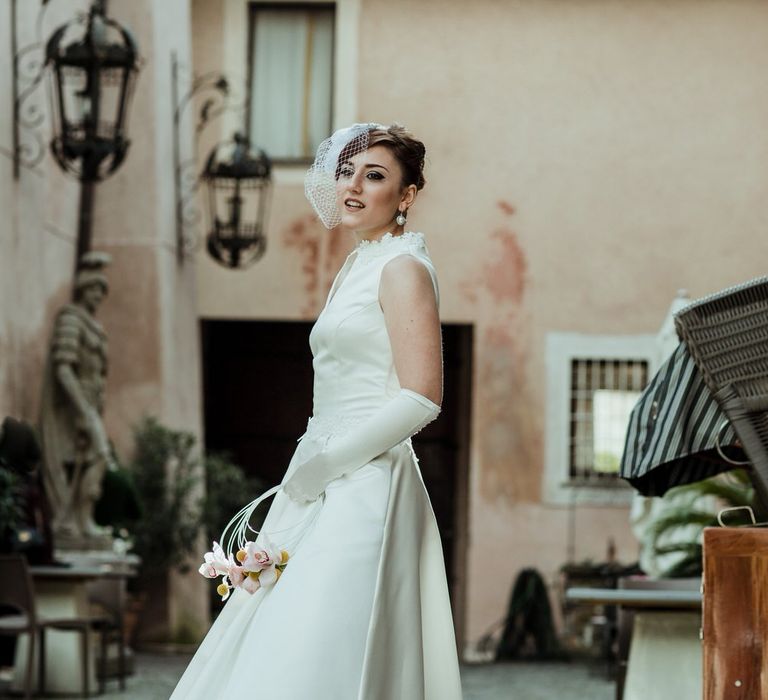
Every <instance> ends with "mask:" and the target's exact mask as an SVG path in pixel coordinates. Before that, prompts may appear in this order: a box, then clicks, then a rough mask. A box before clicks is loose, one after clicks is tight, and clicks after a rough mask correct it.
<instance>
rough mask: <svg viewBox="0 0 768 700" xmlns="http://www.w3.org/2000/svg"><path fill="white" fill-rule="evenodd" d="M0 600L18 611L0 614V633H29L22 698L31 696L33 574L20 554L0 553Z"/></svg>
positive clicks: (35, 629)
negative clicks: (11, 613) (0, 615)
mask: <svg viewBox="0 0 768 700" xmlns="http://www.w3.org/2000/svg"><path fill="white" fill-rule="evenodd" d="M0 603H1V604H2V605H4V606H8V607H9V608H13V609H15V610H18V614H15V615H4V616H2V617H0V634H1V635H4V636H5V635H8V636H14V637H19V636H20V635H22V634H27V635H29V653H28V654H27V669H26V673H25V676H24V697H25V698H31V697H32V673H33V669H34V666H33V664H34V661H35V642H36V640H37V632H38V630H39V625H38V622H37V617H36V615H35V599H34V594H33V588H32V577H31V576H30V575H29V570H28V569H27V565H26V560H25V559H24V557H22V556H19V555H12V556H9V555H0Z"/></svg>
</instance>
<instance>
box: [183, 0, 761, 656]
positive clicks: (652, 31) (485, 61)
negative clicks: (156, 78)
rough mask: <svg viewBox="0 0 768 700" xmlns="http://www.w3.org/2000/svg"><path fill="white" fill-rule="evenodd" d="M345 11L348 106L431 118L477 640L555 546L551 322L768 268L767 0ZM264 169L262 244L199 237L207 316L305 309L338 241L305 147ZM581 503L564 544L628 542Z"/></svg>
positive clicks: (434, 246)
mask: <svg viewBox="0 0 768 700" xmlns="http://www.w3.org/2000/svg"><path fill="white" fill-rule="evenodd" d="M228 1H229V2H230V3H232V2H236V0H228ZM199 5H200V3H199V2H198V3H196V6H199ZM357 11H358V12H359V23H358V25H357V28H356V32H357V38H356V47H357V48H356V50H357V52H358V57H357V59H356V69H357V72H358V76H359V78H358V80H356V82H355V84H354V85H353V86H351V87H350V86H347V85H345V84H344V83H343V82H342V83H339V82H337V89H338V90H340V91H342V92H344V91H347V90H349V91H351V92H352V93H353V94H354V95H355V96H356V103H357V111H356V113H355V114H354V115H353V118H354V119H357V120H360V121H364V120H372V121H382V122H388V121H392V120H397V121H400V122H402V123H404V124H406V125H407V126H409V127H410V128H411V129H412V130H413V131H414V132H415V133H416V134H418V135H420V136H422V137H423V138H424V140H425V142H426V144H427V147H428V168H427V181H428V185H427V188H426V190H425V191H424V192H423V193H422V194H421V195H420V197H419V200H418V202H417V204H416V206H415V207H414V209H413V211H412V214H411V216H410V218H409V221H410V222H411V225H412V226H413V227H414V228H416V229H419V230H423V231H425V232H426V233H427V236H428V242H429V247H430V251H431V253H432V255H433V258H434V260H435V264H436V265H437V268H438V271H439V273H440V278H441V288H442V315H443V318H444V320H446V321H456V322H466V323H472V324H474V325H475V339H476V341H475V348H474V354H475V357H474V367H475V377H474V387H473V406H472V445H471V465H470V466H471V472H470V473H471V478H470V484H469V488H470V522H469V527H470V533H469V536H470V548H469V552H468V560H467V564H468V566H469V570H470V571H473V572H477V574H476V575H474V574H470V575H469V593H468V600H467V607H466V618H467V625H468V626H467V640H468V641H472V640H475V639H476V638H477V636H478V635H479V634H480V633H481V632H482V630H483V629H484V628H485V627H486V626H487V625H488V624H490V623H491V622H493V621H494V620H495V619H497V618H498V617H500V616H501V615H502V613H503V611H504V606H505V604H506V597H507V595H508V591H509V587H510V585H511V582H512V580H513V577H514V576H515V574H516V572H517V571H518V570H519V569H520V568H521V567H524V566H535V567H537V568H539V569H540V570H542V571H543V572H544V573H545V575H546V576H547V577H548V578H549V579H550V580H553V579H554V577H555V574H556V571H557V569H558V567H559V566H560V565H561V564H563V562H564V561H565V559H566V550H567V538H568V531H569V522H568V518H569V515H568V511H567V509H564V508H562V507H554V506H549V505H547V504H545V503H542V472H543V445H544V436H545V424H544V410H545V406H544V399H545V396H544V387H545V368H544V360H543V356H544V347H545V337H546V333H547V332H549V331H576V332H580V333H594V334H608V335H622V334H637V333H655V332H656V330H657V329H658V327H659V325H660V323H661V321H662V319H663V317H664V315H665V313H666V310H667V308H668V306H669V303H670V301H671V299H672V298H673V297H674V295H675V293H676V290H677V289H678V288H681V287H684V288H687V289H688V290H689V292H690V294H691V295H692V296H699V295H703V294H705V293H709V292H712V291H715V290H718V289H720V288H722V287H724V286H727V285H729V284H732V283H735V282H739V281H742V280H744V279H747V278H749V277H752V276H755V275H758V274H762V273H764V271H765V268H764V265H765V254H766V253H768V247H767V246H766V242H765V237H764V235H763V234H764V231H765V228H766V219H767V218H768V214H767V210H766V208H765V201H766V194H768V171H766V169H765V162H768V131H766V129H765V127H764V125H765V123H766V121H767V120H768V85H766V83H765V81H764V79H763V78H762V76H763V75H764V74H765V71H766V69H768V41H767V40H768V7H766V6H765V4H764V3H762V2H758V1H757V0H750V1H747V0H736V1H734V0H728V1H727V2H726V1H725V0H710V1H708V2H699V1H694V0H678V1H676V2H664V1H662V0H656V1H652V2H642V3H640V2H631V1H630V0H625V1H619V2H607V1H598V0H588V1H587V0H583V1H579V2H573V1H572V0H555V1H552V2H546V3H541V2H533V1H532V0H518V1H516V2H508V1H502V0H477V1H476V2H472V3H468V2H464V1H463V0H440V1H439V2H438V1H437V0H426V1H424V2H419V3H413V2H408V1H407V0H362V1H361V2H360V3H359V7H358V8H357ZM245 27H246V22H245V15H244V14H243V17H242V23H241V24H240V28H239V29H238V31H244V28H245ZM220 29H221V28H220V27H218V28H217V30H218V31H220ZM230 31H232V30H230ZM206 37H207V38H206ZM210 37H211V33H210V31H209V29H208V28H207V27H206V25H205V24H204V23H202V22H198V21H197V17H196V18H195V24H194V41H195V51H196V61H198V62H200V61H201V62H203V63H204V62H205V61H206V60H208V62H209V63H210V62H211V61H213V62H215V60H217V59H215V58H212V53H211V52H212V51H214V49H215V45H214V43H213V42H212V41H211V40H210ZM238 41H240V42H242V38H241V39H238ZM222 60H223V59H222ZM226 60H228V61H230V62H231V61H232V60H233V58H232V57H231V56H229V58H227V59H226ZM242 60H243V61H244V60H245V57H242ZM339 125H341V123H339ZM276 182H277V187H276V192H275V198H274V205H273V211H272V216H271V220H270V229H269V235H270V243H269V245H270V247H269V250H268V252H267V255H266V257H265V258H264V260H263V261H262V262H261V263H259V264H258V265H257V266H256V267H255V268H254V269H253V270H252V271H249V272H243V273H227V272H226V271H224V270H221V269H220V268H217V267H216V266H215V264H214V263H212V262H211V261H209V260H207V259H205V257H201V259H200V261H199V270H200V312H201V314H202V315H203V316H205V317H241V318H286V319H306V318H313V317H314V315H315V314H316V313H317V311H318V309H319V305H320V304H321V302H322V299H323V295H324V292H325V290H326V289H327V285H328V283H329V279H330V277H331V275H332V273H333V272H335V269H336V268H337V267H338V265H339V264H340V261H341V260H342V259H343V256H344V254H345V252H346V250H348V248H349V245H350V239H349V238H348V237H347V235H346V234H344V233H343V232H334V233H330V234H329V233H327V232H325V231H324V230H322V229H321V228H320V227H319V226H318V225H317V224H316V223H315V222H314V221H313V218H312V216H311V212H310V210H309V208H308V206H307V204H306V203H305V202H304V200H303V197H302V187H301V168H295V169H292V170H291V169H280V170H279V171H278V173H277V176H276ZM575 524H576V550H575V557H576V559H577V560H581V559H585V558H592V559H595V560H601V559H603V558H604V556H605V554H606V549H607V541H608V538H609V537H612V538H613V539H614V540H615V542H616V546H617V551H618V555H619V558H620V559H622V560H624V561H631V560H633V559H634V558H635V556H636V554H637V545H636V543H635V540H634V538H633V536H632V535H631V532H630V530H629V527H628V525H627V510H626V508H625V507H586V506H580V507H578V509H577V512H576V515H575ZM489 562H494V564H493V567H489V564H488V563H489Z"/></svg>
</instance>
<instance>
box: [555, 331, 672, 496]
mask: <svg viewBox="0 0 768 700" xmlns="http://www.w3.org/2000/svg"><path fill="white" fill-rule="evenodd" d="M656 352H657V351H656V336H655V335H652V334H643V335H616V336H609V335H586V334H582V333H561V332H550V333H547V337H546V355H545V367H546V378H547V389H546V429H545V445H544V483H543V494H544V500H545V502H547V503H550V504H555V505H572V504H574V503H576V504H581V503H583V504H593V505H615V506H624V505H628V504H629V503H630V502H631V500H632V494H633V493H634V490H633V489H632V488H631V487H630V486H629V485H628V484H626V485H625V482H623V480H622V479H619V480H618V482H609V483H608V484H604V485H595V486H576V485H573V484H572V483H571V480H570V449H569V444H570V432H571V428H570V418H571V365H572V362H573V361H574V360H583V359H594V360H643V361H645V362H647V363H648V378H649V379H650V378H651V376H653V372H654V371H655V367H654V359H655V354H656Z"/></svg>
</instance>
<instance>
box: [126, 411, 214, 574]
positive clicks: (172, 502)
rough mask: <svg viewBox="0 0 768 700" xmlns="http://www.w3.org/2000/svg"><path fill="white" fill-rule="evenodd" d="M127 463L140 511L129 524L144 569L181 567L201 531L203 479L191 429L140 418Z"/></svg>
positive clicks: (194, 546) (135, 548)
mask: <svg viewBox="0 0 768 700" xmlns="http://www.w3.org/2000/svg"><path fill="white" fill-rule="evenodd" d="M134 438H135V454H134V456H133V460H132V461H131V463H130V465H129V470H130V471H131V473H132V475H133V481H134V483H135V485H136V489H137V491H138V493H139V498H140V505H141V511H142V515H141V518H139V520H137V521H136V523H135V525H134V526H133V533H132V534H133V540H134V550H135V552H136V553H137V554H138V555H139V556H140V557H141V559H142V562H143V564H144V566H145V567H147V568H148V569H169V568H172V567H177V568H183V566H184V565H185V562H186V560H187V559H188V557H189V554H190V552H194V551H195V549H196V544H197V537H198V534H199V531H200V511H201V509H200V503H199V500H200V499H199V498H196V495H197V492H198V490H199V487H200V483H201V481H202V478H203V475H202V469H201V464H200V460H199V458H198V457H197V456H195V443H196V439H195V436H194V435H193V434H192V433H189V432H185V431H180V430H171V429H169V428H166V427H164V426H163V425H161V424H160V423H159V422H158V421H157V419H155V418H152V417H146V418H144V419H143V420H142V421H141V423H140V424H139V425H138V426H137V427H136V429H135V431H134Z"/></svg>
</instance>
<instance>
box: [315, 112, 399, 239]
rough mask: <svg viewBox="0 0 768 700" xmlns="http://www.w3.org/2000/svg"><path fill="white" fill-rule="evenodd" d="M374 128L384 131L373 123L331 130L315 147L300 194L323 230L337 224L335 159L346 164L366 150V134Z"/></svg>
mask: <svg viewBox="0 0 768 700" xmlns="http://www.w3.org/2000/svg"><path fill="white" fill-rule="evenodd" d="M374 129H386V127H385V126H382V125H381V124H376V123H366V124H352V126H347V127H345V128H343V129H339V130H338V131H335V132H334V133H333V134H332V135H331V136H329V137H328V138H327V139H325V141H323V142H322V143H321V144H320V145H319V146H318V148H317V155H316V156H315V162H314V163H313V164H312V167H311V168H310V169H309V170H307V175H306V177H305V178H304V194H305V195H306V197H307V199H308V200H309V203H310V204H311V205H312V208H313V209H314V210H315V211H316V212H317V215H318V216H319V217H320V221H322V222H323V225H324V226H325V227H326V228H334V227H335V226H338V225H339V224H340V223H341V209H340V207H339V202H338V200H337V197H336V180H338V171H339V165H340V163H339V160H340V157H342V156H343V162H344V163H346V162H347V161H349V160H350V159H352V158H354V157H355V156H356V155H357V154H358V153H362V152H363V151H365V150H367V149H368V134H369V133H370V132H371V131H373V130H374Z"/></svg>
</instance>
